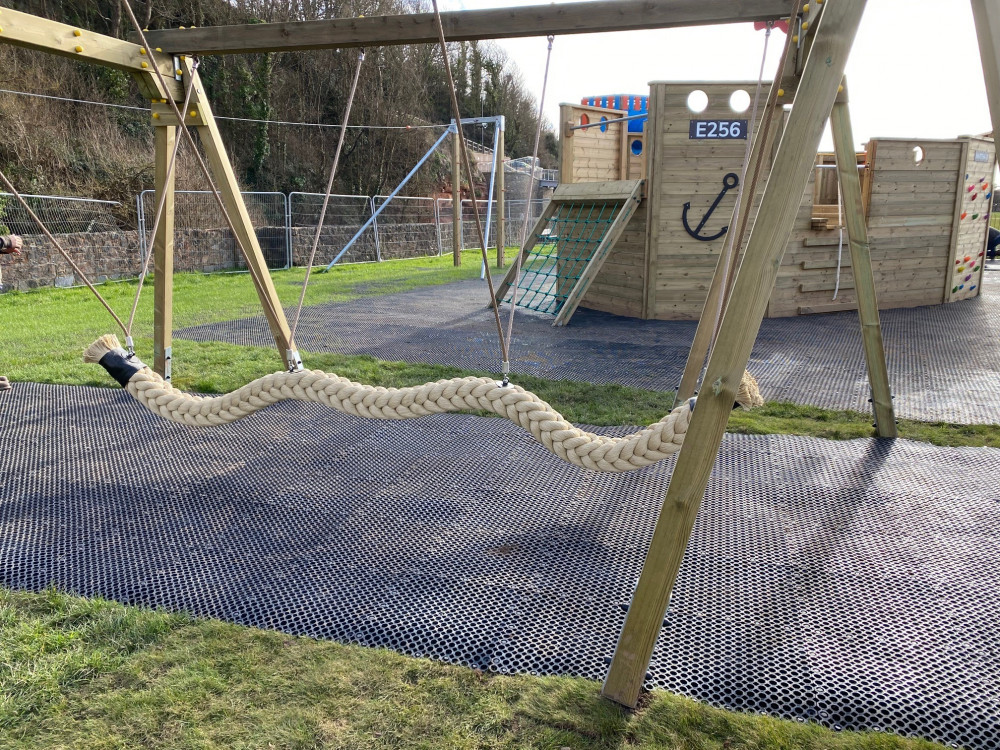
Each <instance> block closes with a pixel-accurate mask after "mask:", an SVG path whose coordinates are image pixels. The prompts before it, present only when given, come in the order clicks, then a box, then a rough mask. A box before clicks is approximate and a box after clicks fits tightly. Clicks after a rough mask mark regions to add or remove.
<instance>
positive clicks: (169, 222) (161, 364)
mask: <svg viewBox="0 0 1000 750" xmlns="http://www.w3.org/2000/svg"><path fill="white" fill-rule="evenodd" d="M154 130H155V139H156V157H155V158H156V165H155V177H154V179H155V183H156V193H155V199H156V205H157V206H159V205H160V200H161V196H163V195H164V194H165V195H166V198H165V200H164V203H163V214H162V216H161V217H160V223H159V224H158V225H157V228H156V235H155V236H154V237H153V247H152V253H153V276H154V279H155V283H154V288H153V370H154V371H155V372H157V373H158V374H159V375H160V376H161V377H162V378H164V379H165V380H170V359H171V348H172V346H173V326H174V316H173V304H174V172H171V173H170V175H169V176H168V175H167V165H168V164H169V162H170V157H171V155H172V154H173V153H174V143H175V141H176V139H177V127H176V126H174V125H166V126H160V127H156V128H155V129H154Z"/></svg>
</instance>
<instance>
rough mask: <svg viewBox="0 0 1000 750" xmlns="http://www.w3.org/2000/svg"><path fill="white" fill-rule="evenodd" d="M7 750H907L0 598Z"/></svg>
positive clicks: (687, 709)
mask: <svg viewBox="0 0 1000 750" xmlns="http://www.w3.org/2000/svg"><path fill="white" fill-rule="evenodd" d="M0 663H2V665H3V669H2V670H0V746H2V747H4V748H12V749H13V748H18V749H24V750H27V749H28V748H38V749H39V750H41V749H42V748H44V749H45V750H50V749H51V748H87V749H88V750H102V749H104V748H107V749H109V750H110V749H111V748H145V749H149V748H164V749H165V750H166V749H169V750H187V749H189V748H190V749H191V750H194V749H195V748H198V749H204V748H225V749H226V750H240V749H244V748H246V749H249V748H281V749H282V750H284V749H286V748H287V749H292V748H296V749H298V748H301V749H302V750H306V749H313V748H344V749H347V748H356V749H357V750H362V749H368V748H407V749H409V748H427V749H428V750H432V749H433V750H440V749H443V748H470V749H471V748H480V749H487V748H497V749H500V748H510V749H513V748H539V749H543V748H550V749H552V750H559V749H561V748H572V749H573V750H590V749H593V750H597V749H598V748H602V749H607V750H611V748H622V747H629V748H650V749H652V748H662V749H664V750H666V749H667V748H670V749H681V748H684V749H688V748H690V749H691V750H721V749H722V748H727V749H729V750H737V749H740V748H746V749H747V750H749V749H751V748H752V749H753V750H791V749H792V748H806V749H809V750H890V749H891V748H899V749H900V750H903V749H906V750H918V749H929V748H938V747H941V746H939V745H935V744H932V743H930V742H926V741H922V740H913V739H904V738H901V737H895V736H891V735H880V734H874V733H865V734H858V733H852V732H842V733H835V732H832V731H830V730H827V729H824V728H822V727H819V726H816V725H811V724H802V723H798V722H793V721H781V720H777V719H773V718H769V717H764V716H759V715H755V714H741V713H732V712H726V711H722V710H719V709H715V708H711V707H708V706H705V705H702V704H699V703H695V702H694V701H690V700H687V699H685V698H680V697H677V696H673V695H670V694H668V693H665V692H660V691H657V692H655V693H652V694H648V695H644V696H643V700H642V703H641V705H640V708H639V709H638V710H636V711H628V710H625V709H623V708H621V707H620V706H618V705H616V704H613V703H611V702H609V701H606V700H603V699H602V698H601V697H600V695H599V685H598V684H597V683H595V682H590V681H587V680H581V679H570V678H554V677H528V676H519V677H509V676H499V675H494V674H490V673H483V672H480V671H477V670H473V669H466V668H462V667H454V666H449V665H446V664H440V663H437V662H433V661H429V660H426V659H414V658H410V657H405V656H401V655H399V654H396V653H394V652H392V651H387V650H384V649H373V648H363V647H361V646H346V645H341V644H337V643H331V642H327V641H317V640H313V639H309V638H296V637H292V636H288V635H285V634H283V633H278V632H273V631H262V630H255V629H253V628H245V627H238V626H235V625H228V624H225V623H221V622H218V621H196V620H193V619H191V618H188V617H185V616H183V615H178V614H166V613H162V612H152V611H148V610H141V609H136V608H133V607H124V606H122V605H119V604H115V603H110V602H106V601H101V600H94V599H80V598H78V597H72V596H67V595H65V594H60V593H57V592H54V591H49V592H44V593H41V594H24V593H19V592H10V591H3V590H0Z"/></svg>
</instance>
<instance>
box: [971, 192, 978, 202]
mask: <svg viewBox="0 0 1000 750" xmlns="http://www.w3.org/2000/svg"><path fill="white" fill-rule="evenodd" d="M977 195H979V193H973V194H972V197H971V198H969V200H970V201H974V200H975V199H976V196H977Z"/></svg>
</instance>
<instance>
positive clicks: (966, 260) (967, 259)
mask: <svg viewBox="0 0 1000 750" xmlns="http://www.w3.org/2000/svg"><path fill="white" fill-rule="evenodd" d="M962 260H964V261H965V262H966V263H968V262H969V261H970V260H972V256H971V255H966V256H965V257H964V258H962Z"/></svg>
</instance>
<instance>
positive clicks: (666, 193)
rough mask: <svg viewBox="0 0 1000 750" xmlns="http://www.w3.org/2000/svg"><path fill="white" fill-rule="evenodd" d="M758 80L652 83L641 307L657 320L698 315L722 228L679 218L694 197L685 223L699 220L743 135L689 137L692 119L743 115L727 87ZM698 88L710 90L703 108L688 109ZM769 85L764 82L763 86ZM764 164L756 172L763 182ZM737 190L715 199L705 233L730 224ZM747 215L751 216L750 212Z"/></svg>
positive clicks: (739, 160) (737, 156)
mask: <svg viewBox="0 0 1000 750" xmlns="http://www.w3.org/2000/svg"><path fill="white" fill-rule="evenodd" d="M756 85H757V84H756V82H725V83H653V84H652V85H651V90H650V105H649V115H650V116H649V120H648V121H647V124H646V150H647V159H648V160H649V161H648V166H647V174H648V180H649V184H648V193H647V195H648V199H649V228H648V242H649V252H648V258H647V260H648V268H649V283H648V285H647V292H646V315H647V316H648V317H650V318H658V319H662V320H696V319H697V318H698V316H699V315H701V311H702V307H703V306H704V302H705V297H706V296H707V294H708V287H709V284H710V283H711V280H712V275H713V274H714V273H715V266H716V262H717V260H718V257H719V254H720V253H721V251H722V249H723V247H724V244H725V242H726V235H723V236H722V237H720V238H719V239H717V240H714V241H711V242H702V241H699V240H696V239H693V238H692V237H691V236H690V235H689V234H688V233H687V232H686V231H685V229H684V225H683V222H682V219H681V216H682V211H683V208H684V204H685V202H688V201H690V202H691V208H690V209H689V212H688V223H689V224H690V226H691V227H692V228H694V227H696V226H697V225H698V223H699V222H700V221H701V218H702V217H703V216H704V215H705V212H706V211H707V210H708V208H709V207H710V206H711V205H712V202H713V201H714V200H715V198H716V196H717V195H718V194H719V192H720V191H721V190H722V182H723V178H724V177H725V175H726V174H728V173H729V172H734V173H736V174H737V175H739V174H740V173H741V171H742V168H743V162H744V159H745V156H746V147H747V142H746V140H744V139H735V140H692V139H691V138H689V124H690V121H691V120H713V119H747V118H749V115H750V110H749V109H748V110H747V111H746V112H743V113H737V112H734V111H733V110H732V108H731V107H730V105H729V99H730V97H731V96H732V94H733V93H734V92H736V91H738V90H743V91H746V92H748V93H750V94H751V96H752V93H753V91H754V89H755V87H756ZM695 90H701V91H704V92H705V94H707V96H708V107H707V108H706V109H705V110H704V111H703V112H698V113H695V112H692V111H691V110H690V109H689V108H688V106H687V99H688V96H689V94H690V93H691V92H693V91H695ZM764 91H765V92H766V91H767V86H765V87H764ZM767 171H768V170H767V168H766V167H765V169H763V170H762V173H761V176H760V180H761V182H760V185H761V187H762V186H763V184H764V181H766V179H767ZM736 197H737V191H736V190H729V191H728V192H727V193H726V195H725V197H724V198H723V200H722V202H721V203H720V204H719V205H718V207H716V209H715V211H714V212H713V214H712V216H711V217H710V219H709V221H708V223H707V224H706V226H705V227H704V229H703V230H702V234H706V235H708V234H714V233H715V232H717V231H718V230H719V229H721V228H722V227H723V226H726V225H728V224H729V222H730V219H731V217H732V212H733V206H734V205H735V202H736ZM751 221H752V216H751Z"/></svg>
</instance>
